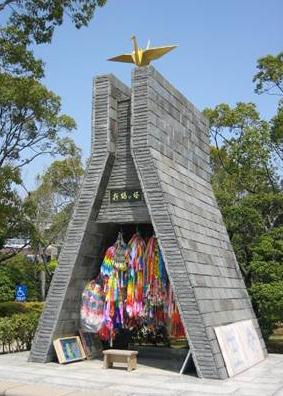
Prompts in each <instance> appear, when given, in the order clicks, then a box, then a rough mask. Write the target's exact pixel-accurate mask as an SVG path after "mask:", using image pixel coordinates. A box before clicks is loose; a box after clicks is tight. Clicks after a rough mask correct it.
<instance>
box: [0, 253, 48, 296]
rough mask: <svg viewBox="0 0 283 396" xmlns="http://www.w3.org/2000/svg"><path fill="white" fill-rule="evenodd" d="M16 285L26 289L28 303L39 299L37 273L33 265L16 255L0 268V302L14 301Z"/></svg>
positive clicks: (20, 255) (23, 257)
mask: <svg viewBox="0 0 283 396" xmlns="http://www.w3.org/2000/svg"><path fill="white" fill-rule="evenodd" d="M17 284H25V285H27V287H28V295H27V299H28V301H34V300H38V299H40V297H41V295H40V282H39V271H38V268H37V266H36V265H35V264H34V263H31V262H30V261H29V260H28V259H27V258H26V257H25V256H23V255H22V254H18V255H16V256H15V257H13V258H11V259H10V260H8V261H7V262H5V264H1V266H0V301H1V302H4V301H9V300H14V298H15V289H16V285H17Z"/></svg>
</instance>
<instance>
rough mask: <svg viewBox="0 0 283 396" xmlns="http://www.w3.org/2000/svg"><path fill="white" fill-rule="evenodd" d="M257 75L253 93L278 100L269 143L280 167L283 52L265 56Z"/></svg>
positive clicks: (282, 114) (281, 155)
mask: <svg viewBox="0 0 283 396" xmlns="http://www.w3.org/2000/svg"><path fill="white" fill-rule="evenodd" d="M257 68H258V69H259V71H258V73H257V74H256V75H255V76H254V78H253V81H254V82H255V83H256V88H255V92H256V93H258V94H263V93H267V94H269V95H277V96H278V97H279V98H280V99H279V103H278V108H277V114H276V115H275V116H274V117H273V118H272V120H271V122H270V124H271V133H270V136H271V142H272V144H273V149H274V152H275V154H276V155H277V157H278V158H279V161H280V165H281V166H282V161H283V52H280V53H279V54H278V55H277V56H273V55H267V56H265V57H263V58H260V59H259V60H258V62H257Z"/></svg>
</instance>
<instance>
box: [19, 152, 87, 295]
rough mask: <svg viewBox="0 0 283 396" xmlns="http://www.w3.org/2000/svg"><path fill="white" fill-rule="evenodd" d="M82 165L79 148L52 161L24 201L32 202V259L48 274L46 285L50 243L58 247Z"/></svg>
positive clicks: (65, 226)
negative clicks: (35, 187)
mask: <svg viewBox="0 0 283 396" xmlns="http://www.w3.org/2000/svg"><path fill="white" fill-rule="evenodd" d="M83 174H84V169H83V166H82V163H81V157H80V152H79V150H78V149H77V150H75V151H74V152H73V155H72V156H68V157H66V158H65V159H63V160H57V161H54V162H53V163H52V164H51V165H50V166H49V168H48V169H47V170H46V172H45V173H44V174H43V175H40V176H39V177H38V182H39V186H38V188H37V189H36V190H35V191H33V192H31V193H30V195H29V197H28V198H27V200H26V204H28V205H31V206H33V215H32V217H31V221H32V223H33V224H34V227H35V230H36V237H35V238H34V240H33V243H32V246H33V250H34V253H35V261H36V262H37V263H39V264H41V267H42V270H44V271H45V273H46V275H47V284H46V289H48V287H49V284H50V281H51V278H52V275H53V271H54V268H53V266H52V263H51V264H50V262H49V255H48V248H49V246H50V245H56V246H57V247H58V248H60V247H61V245H62V242H63V240H64V236H65V233H66V229H67V226H68V224H69V221H70V218H71V215H72V212H73V207H74V204H75V200H76V197H77V194H78V191H79V187H80V184H81V180H82V176H83ZM43 294H44V293H43Z"/></svg>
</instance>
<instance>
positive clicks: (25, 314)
mask: <svg viewBox="0 0 283 396" xmlns="http://www.w3.org/2000/svg"><path fill="white" fill-rule="evenodd" d="M42 309H43V303H42V302H24V303H20V302H15V301H9V302H3V303H0V348H1V350H2V352H12V351H13V352H18V351H24V350H26V349H30V347H31V342H32V339H33V337H34V334H35V331H36V328H37V324H38V320H39V317H40V314H41V312H42Z"/></svg>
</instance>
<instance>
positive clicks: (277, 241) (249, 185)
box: [204, 86, 283, 338]
mask: <svg viewBox="0 0 283 396" xmlns="http://www.w3.org/2000/svg"><path fill="white" fill-rule="evenodd" d="M262 87H263V86H262ZM204 113H205V115H206V116H207V118H208V119H209V122H210V133H211V136H212V141H213V143H214V146H212V147H211V156H210V158H211V167H212V171H213V174H212V185H213V189H214V192H215V195H216V198H217V201H218V204H219V207H220V209H221V212H222V214H223V218H224V221H225V224H226V227H227V230H228V233H229V236H230V239H231V242H232V245H233V248H234V251H235V254H236V256H237V260H238V262H239V265H240V268H241V271H242V274H243V276H244V279H245V282H246V285H247V287H248V290H249V292H250V294H251V296H252V301H253V304H254V308H255V311H256V314H257V316H258V317H259V321H260V324H261V327H262V330H263V334H264V336H265V337H266V338H268V336H269V335H270V333H271V332H272V329H273V328H274V327H275V326H276V325H277V324H278V322H279V321H280V320H282V315H280V314H279V313H280V309H281V312H282V305H283V301H282V294H283V293H282V284H283V271H282V254H283V253H282V250H283V246H282V226H283V194H282V191H281V186H280V173H279V172H278V170H277V168H276V164H275V162H274V153H275V145H274V140H273V136H272V128H273V124H272V122H268V121H265V120H262V119H261V118H260V115H259V113H258V111H257V110H256V107H255V105H254V104H253V103H241V102H239V103H237V104H236V106H235V107H230V106H229V105H227V104H220V105H218V106H216V107H215V108H214V109H206V110H205V111H204ZM275 246H276V248H275Z"/></svg>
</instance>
